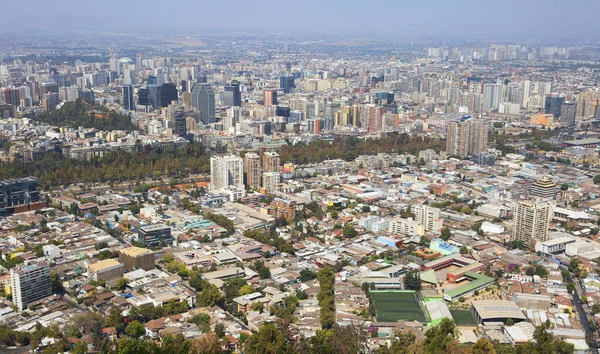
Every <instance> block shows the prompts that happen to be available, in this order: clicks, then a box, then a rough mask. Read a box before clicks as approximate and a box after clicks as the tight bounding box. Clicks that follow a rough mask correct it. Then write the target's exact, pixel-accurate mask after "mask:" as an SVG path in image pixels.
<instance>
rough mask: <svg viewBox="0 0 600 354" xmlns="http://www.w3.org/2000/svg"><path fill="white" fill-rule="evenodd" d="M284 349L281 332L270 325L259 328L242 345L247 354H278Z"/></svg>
mask: <svg viewBox="0 0 600 354" xmlns="http://www.w3.org/2000/svg"><path fill="white" fill-rule="evenodd" d="M285 349H286V343H285V338H284V336H283V334H282V333H281V331H280V330H279V329H278V328H277V327H275V325H273V324H271V323H266V324H263V325H262V326H260V328H259V330H258V332H256V333H255V334H253V335H251V336H250V337H248V339H247V340H246V343H245V344H244V352H245V353H247V354H280V353H284V352H285Z"/></svg>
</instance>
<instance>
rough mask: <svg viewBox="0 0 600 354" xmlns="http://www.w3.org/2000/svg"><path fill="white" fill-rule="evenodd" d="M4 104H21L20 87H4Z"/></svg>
mask: <svg viewBox="0 0 600 354" xmlns="http://www.w3.org/2000/svg"><path fill="white" fill-rule="evenodd" d="M4 104H10V105H13V106H17V107H18V106H20V105H21V91H20V90H19V89H18V88H6V89H4Z"/></svg>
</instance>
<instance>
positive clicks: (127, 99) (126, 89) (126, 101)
mask: <svg viewBox="0 0 600 354" xmlns="http://www.w3.org/2000/svg"><path fill="white" fill-rule="evenodd" d="M122 92H123V109H125V110H126V111H134V110H135V102H134V101H133V87H131V85H124V86H123V90H122Z"/></svg>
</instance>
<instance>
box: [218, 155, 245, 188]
mask: <svg viewBox="0 0 600 354" xmlns="http://www.w3.org/2000/svg"><path fill="white" fill-rule="evenodd" d="M231 187H233V188H238V189H241V190H244V161H243V160H242V158H241V157H238V156H215V157H211V158H210V189H211V190H219V189H228V188H231Z"/></svg>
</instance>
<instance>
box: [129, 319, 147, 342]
mask: <svg viewBox="0 0 600 354" xmlns="http://www.w3.org/2000/svg"><path fill="white" fill-rule="evenodd" d="M125 333H127V335H128V336H130V337H132V338H138V337H141V336H142V335H144V333H146V329H145V328H144V325H143V324H141V323H140V322H138V321H132V322H131V323H130V324H128V325H127V327H125Z"/></svg>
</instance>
